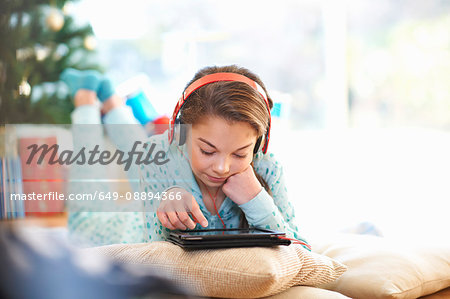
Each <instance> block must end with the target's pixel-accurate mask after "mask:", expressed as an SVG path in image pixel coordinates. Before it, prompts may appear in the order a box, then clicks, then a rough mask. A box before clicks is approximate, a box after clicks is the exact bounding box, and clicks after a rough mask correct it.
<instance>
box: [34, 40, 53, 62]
mask: <svg viewBox="0 0 450 299" xmlns="http://www.w3.org/2000/svg"><path fill="white" fill-rule="evenodd" d="M34 53H35V55H36V60H37V61H43V60H45V58H47V57H48V55H49V54H50V48H48V47H44V46H42V45H39V44H37V45H36V46H34Z"/></svg>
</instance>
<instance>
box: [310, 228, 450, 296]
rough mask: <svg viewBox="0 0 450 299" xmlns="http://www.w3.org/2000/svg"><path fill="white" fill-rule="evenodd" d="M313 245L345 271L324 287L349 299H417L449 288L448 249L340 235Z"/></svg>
mask: <svg viewBox="0 0 450 299" xmlns="http://www.w3.org/2000/svg"><path fill="white" fill-rule="evenodd" d="M323 240H325V241H316V242H312V246H313V249H314V250H315V251H316V252H317V253H320V254H324V255H327V256H328V257H331V258H333V259H335V260H337V261H339V262H341V263H343V264H345V265H346V266H348V271H347V272H346V273H344V274H343V275H342V276H341V277H340V278H339V279H338V280H336V281H334V282H332V283H328V284H326V285H323V286H322V287H323V288H326V289H329V290H333V291H337V292H340V293H342V294H344V295H346V296H349V297H352V298H418V297H420V296H424V295H428V294H432V293H434V292H437V291H439V290H441V289H444V288H446V287H449V286H450V247H449V246H448V245H423V244H420V239H419V238H418V239H416V240H413V241H411V242H407V243H405V242H398V241H395V240H392V239H390V240H388V239H384V238H380V237H374V236H368V235H365V236H364V235H351V234H341V235H337V236H333V237H330V236H328V237H326V238H323Z"/></svg>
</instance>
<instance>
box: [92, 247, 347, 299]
mask: <svg viewBox="0 0 450 299" xmlns="http://www.w3.org/2000/svg"><path fill="white" fill-rule="evenodd" d="M85 250H89V251H94V252H99V253H102V254H104V255H107V256H109V257H112V258H113V259H114V260H116V261H120V262H124V263H132V264H141V265H142V264H143V265H150V266H151V267H152V269H153V271H155V273H160V274H163V275H164V276H168V277H169V278H170V279H171V280H172V281H174V282H175V283H177V284H179V285H181V286H184V287H187V288H188V289H190V290H192V292H193V293H194V294H196V295H199V296H208V297H227V298H257V297H263V296H269V295H274V294H277V293H280V292H282V291H284V290H286V289H288V288H289V287H291V286H295V285H307V286H316V285H319V284H323V283H327V282H330V281H333V280H335V279H336V278H338V277H339V276H340V275H341V274H342V273H344V272H345V270H346V267H345V266H344V265H342V264H340V263H337V262H335V261H333V260H332V259H330V258H328V257H325V256H321V255H319V254H316V253H313V252H309V251H307V250H306V249H304V248H303V247H301V246H300V245H290V246H277V247H273V248H267V247H249V248H229V249H210V250H193V251H188V250H184V249H182V248H181V247H179V246H177V245H173V244H172V243H169V242H163V241H160V242H152V243H139V244H114V245H108V246H101V247H95V248H89V249H85Z"/></svg>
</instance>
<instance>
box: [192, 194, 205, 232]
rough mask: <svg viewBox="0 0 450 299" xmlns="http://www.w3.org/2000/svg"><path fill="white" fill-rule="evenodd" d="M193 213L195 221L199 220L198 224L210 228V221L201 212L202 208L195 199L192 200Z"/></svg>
mask: <svg viewBox="0 0 450 299" xmlns="http://www.w3.org/2000/svg"><path fill="white" fill-rule="evenodd" d="M191 213H192V215H193V216H194V217H195V219H197V222H198V223H200V225H201V226H203V227H207V226H208V220H206V218H205V216H203V213H202V211H201V210H200V207H199V205H198V203H197V201H196V200H195V198H194V199H193V200H192V207H191Z"/></svg>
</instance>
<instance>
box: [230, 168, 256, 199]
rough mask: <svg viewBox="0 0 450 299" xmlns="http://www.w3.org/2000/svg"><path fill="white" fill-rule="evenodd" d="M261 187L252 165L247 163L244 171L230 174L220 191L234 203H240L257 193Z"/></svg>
mask: <svg viewBox="0 0 450 299" xmlns="http://www.w3.org/2000/svg"><path fill="white" fill-rule="evenodd" d="M261 188H262V186H261V184H260V183H259V181H258V179H257V178H256V175H255V172H254V170H253V167H252V166H251V165H249V166H248V167H247V168H246V169H245V170H244V171H242V172H239V173H236V174H234V175H232V176H230V177H229V178H228V179H227V181H226V183H225V184H224V185H223V186H222V191H223V193H225V195H226V196H228V197H229V198H230V199H231V200H232V201H234V202H235V203H236V204H238V205H242V204H244V203H246V202H249V201H250V200H251V199H253V198H254V197H255V196H256V195H258V193H259V192H260V191H261Z"/></svg>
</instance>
